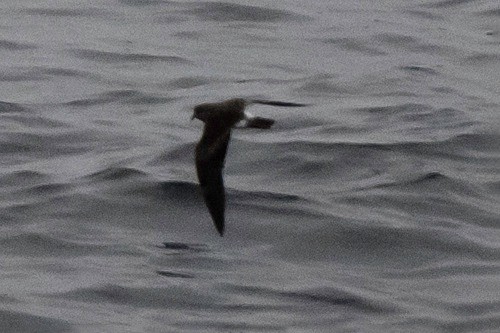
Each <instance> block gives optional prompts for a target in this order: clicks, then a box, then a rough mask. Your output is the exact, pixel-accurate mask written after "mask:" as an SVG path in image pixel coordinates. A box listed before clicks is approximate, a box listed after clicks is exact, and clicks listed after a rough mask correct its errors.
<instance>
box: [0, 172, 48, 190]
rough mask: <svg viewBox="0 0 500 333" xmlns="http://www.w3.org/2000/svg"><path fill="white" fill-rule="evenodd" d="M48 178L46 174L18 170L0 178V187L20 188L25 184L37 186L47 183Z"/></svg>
mask: <svg viewBox="0 0 500 333" xmlns="http://www.w3.org/2000/svg"><path fill="white" fill-rule="evenodd" d="M49 179H50V177H49V176H48V175H46V174H43V173H40V172H36V171H31V170H20V171H15V172H11V173H8V174H5V175H2V176H0V185H2V186H21V185H26V184H37V183H40V182H45V181H48V180H49Z"/></svg>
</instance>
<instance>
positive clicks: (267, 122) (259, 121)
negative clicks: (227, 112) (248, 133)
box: [246, 117, 274, 129]
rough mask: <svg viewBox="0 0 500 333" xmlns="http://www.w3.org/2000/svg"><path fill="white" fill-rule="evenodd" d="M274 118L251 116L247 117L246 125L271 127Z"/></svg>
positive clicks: (263, 127) (262, 127)
mask: <svg viewBox="0 0 500 333" xmlns="http://www.w3.org/2000/svg"><path fill="white" fill-rule="evenodd" d="M273 124H274V120H273V119H270V118H263V117H249V118H247V123H246V127H252V128H261V129H269V128H271V126H273Z"/></svg>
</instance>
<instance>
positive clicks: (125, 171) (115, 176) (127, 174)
mask: <svg viewBox="0 0 500 333" xmlns="http://www.w3.org/2000/svg"><path fill="white" fill-rule="evenodd" d="M145 175H146V173H144V172H143V171H140V170H137V169H133V168H125V167H110V168H107V169H104V170H100V171H97V172H95V173H92V174H90V175H87V176H85V177H84V178H85V179H87V180H91V181H116V180H125V179H131V178H138V177H144V176H145Z"/></svg>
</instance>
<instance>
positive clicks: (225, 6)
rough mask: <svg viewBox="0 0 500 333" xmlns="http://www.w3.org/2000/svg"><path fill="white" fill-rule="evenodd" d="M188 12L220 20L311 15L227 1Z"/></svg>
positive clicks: (299, 18) (268, 19)
mask: <svg viewBox="0 0 500 333" xmlns="http://www.w3.org/2000/svg"><path fill="white" fill-rule="evenodd" d="M188 13H192V14H195V15H196V16H198V17H201V18H202V19H205V20H213V21H218V22H233V21H246V22H280V21H282V22H287V21H303V20H307V19H309V17H307V16H305V15H301V14H297V13H293V12H290V11H286V10H280V9H271V8H263V7H258V6H249V5H239V4H232V3H226V2H207V3H204V4H202V5H200V6H198V7H197V8H195V9H192V10H189V11H188Z"/></svg>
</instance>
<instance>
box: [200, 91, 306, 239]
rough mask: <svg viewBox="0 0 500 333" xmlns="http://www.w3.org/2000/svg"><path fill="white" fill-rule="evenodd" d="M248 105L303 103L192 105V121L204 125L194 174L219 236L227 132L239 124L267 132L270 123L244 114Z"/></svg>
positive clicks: (236, 100)
mask: <svg viewBox="0 0 500 333" xmlns="http://www.w3.org/2000/svg"><path fill="white" fill-rule="evenodd" d="M250 104H266V105H273V106H288V107H300V106H306V105H305V104H297V103H289V102H278V101H268V100H245V99H242V98H234V99H229V100H226V101H223V102H220V103H203V104H200V105H197V106H195V108H194V113H193V116H192V119H194V118H196V119H199V120H201V121H203V122H204V123H205V127H204V129H203V134H202V136H201V139H200V141H199V142H198V144H197V145H196V153H195V161H196V172H197V174H198V180H199V181H200V186H201V190H202V194H203V199H204V200H205V204H206V205H207V207H208V211H209V212H210V215H211V216H212V219H213V221H214V224H215V227H216V228H217V231H218V232H219V234H220V235H221V236H223V235H224V212H225V206H226V204H225V202H226V200H225V190H224V179H223V178H222V169H223V168H224V160H225V157H226V152H227V146H228V144H229V139H230V137H231V129H232V128H233V127H234V126H235V125H236V124H238V123H239V122H241V121H245V124H244V126H246V127H253V128H261V129H268V128H270V127H271V126H272V125H273V124H274V120H273V119H269V118H263V117H252V116H250V115H249V114H248V113H246V112H245V107H246V106H248V105H250Z"/></svg>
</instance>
